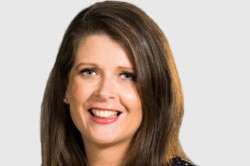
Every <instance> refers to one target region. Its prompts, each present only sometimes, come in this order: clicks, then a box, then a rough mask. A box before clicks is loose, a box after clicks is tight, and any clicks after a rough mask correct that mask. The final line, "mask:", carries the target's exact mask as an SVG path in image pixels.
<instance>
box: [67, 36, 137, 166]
mask: <svg viewBox="0 0 250 166" xmlns="http://www.w3.org/2000/svg"><path fill="white" fill-rule="evenodd" d="M135 81H136V76H135V74H134V70H133V66H132V65H131V62H130V61H129V59H128V55H127V53H126V51H125V50H124V49H123V47H122V46H121V45H120V44H119V43H117V42H116V41H114V40H112V39H111V38H110V37H109V36H107V35H105V34H95V35H90V36H88V37H86V38H85V39H83V40H82V41H81V42H80V44H79V47H78V50H77V52H76V59H75V63H74V65H73V67H72V69H71V71H70V75H69V84H68V87H67V90H66V94H65V96H66V99H67V100H68V102H69V106H70V114H71V118H72V120H73V122H74V124H75V126H76V127H77V129H78V130H79V131H80V133H81V135H82V139H83V143H84V146H85V150H86V154H87V159H88V161H89V164H90V165H91V166H94V165H120V164H121V161H122V159H123V157H124V155H125V153H126V150H127V148H128V146H129V144H130V142H131V139H132V137H133V136H134V134H135V133H136V131H137V130H138V128H139V127H140V124H141V121H142V108H141V101H140V97H139V95H138V92H137V89H136V86H135ZM93 109H96V110H99V111H107V112H108V111H116V112H119V116H118V117H117V118H116V117H115V118H111V122H109V121H107V119H104V118H97V120H96V118H93V113H91V110H93ZM103 119H104V121H102V120H103Z"/></svg>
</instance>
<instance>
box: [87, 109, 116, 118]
mask: <svg viewBox="0 0 250 166" xmlns="http://www.w3.org/2000/svg"><path fill="white" fill-rule="evenodd" d="M90 113H91V114H92V115H93V116H95V117H98V118H114V117H117V116H118V115H120V112H118V111H113V110H100V109H91V110H90Z"/></svg>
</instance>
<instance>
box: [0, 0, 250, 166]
mask: <svg viewBox="0 0 250 166" xmlns="http://www.w3.org/2000/svg"><path fill="white" fill-rule="evenodd" d="M93 2H95V1H83V0H71V1H69V0H68V1H66V0H64V1H62V0H53V1H49V0H43V1H33V0H23V1H18V0H8V1H7V0H3V1H1V2H0V56H1V59H0V78H1V82H0V103H1V109H0V110H1V112H0V134H1V135H0V136H1V137H0V165H6V166H16V165H27V166H35V165H40V164H41V156H40V150H41V148H40V105H41V100H42V96H43V91H44V88H45V85H46V81H47V78H48V75H49V72H50V70H51V68H52V66H53V64H54V61H55V57H56V54H57V51H58V47H59V45H60V42H61V40H62V37H63V34H64V32H65V30H66V28H67V26H68V25H69V23H70V21H71V20H72V19H73V17H74V16H75V15H76V14H77V13H78V12H79V11H80V10H82V9H83V8H85V7H87V6H88V5H90V4H92V3H93ZM128 2H132V3H134V4H136V5H138V6H139V7H141V8H142V9H143V10H144V11H145V12H146V13H148V15H150V16H151V17H152V18H153V19H154V20H155V21H156V22H157V24H158V25H159V26H160V27H161V29H162V30H163V31H164V33H165V34H166V36H167V38H168V41H169V43H170V45H171V48H172V51H173V53H174V57H175V61H176V64H177V68H178V71H179V74H180V77H181V81H182V86H183V92H184V98H185V115H184V118H183V124H182V127H181V133H180V140H181V143H182V145H183V148H184V150H185V152H186V153H187V155H188V156H189V157H190V158H191V159H192V160H193V161H194V162H195V163H196V164H198V165H201V166H222V165H224V166H235V165H247V161H248V159H249V149H250V143H249V140H250V136H249V131H250V130H249V126H250V120H249V119H250V118H249V113H248V112H249V111H250V101H249V99H250V88H249V86H250V78H249V75H250V74H249V72H250V63H249V62H250V60H249V57H250V32H249V31H250V10H249V8H250V5H249V3H248V2H247V1H243V0H229V1H225V0H224V1H223V0H207V1H199V0H189V1H174V0H165V1H158V2H157V1H146V0H145V1H142V0H131V1H128Z"/></svg>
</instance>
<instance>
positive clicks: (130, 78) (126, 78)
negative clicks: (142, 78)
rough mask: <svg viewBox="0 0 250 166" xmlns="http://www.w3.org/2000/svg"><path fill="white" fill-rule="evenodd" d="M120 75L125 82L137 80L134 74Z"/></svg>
mask: <svg viewBox="0 0 250 166" xmlns="http://www.w3.org/2000/svg"><path fill="white" fill-rule="evenodd" d="M120 75H121V77H122V79H124V80H131V81H135V80H136V75H135V73H133V72H122V73H121V74H120Z"/></svg>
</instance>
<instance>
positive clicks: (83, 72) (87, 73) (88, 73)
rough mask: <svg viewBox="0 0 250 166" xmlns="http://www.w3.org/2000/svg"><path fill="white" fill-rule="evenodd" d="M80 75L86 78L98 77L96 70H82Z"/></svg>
mask: <svg viewBox="0 0 250 166" xmlns="http://www.w3.org/2000/svg"><path fill="white" fill-rule="evenodd" d="M80 73H81V74H83V75H86V76H93V75H96V71H95V70H94V69H89V68H87V69H83V70H81V71H80Z"/></svg>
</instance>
